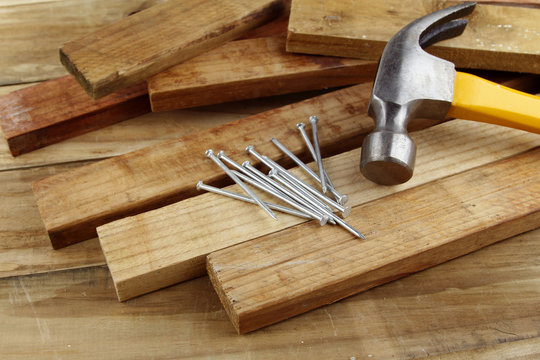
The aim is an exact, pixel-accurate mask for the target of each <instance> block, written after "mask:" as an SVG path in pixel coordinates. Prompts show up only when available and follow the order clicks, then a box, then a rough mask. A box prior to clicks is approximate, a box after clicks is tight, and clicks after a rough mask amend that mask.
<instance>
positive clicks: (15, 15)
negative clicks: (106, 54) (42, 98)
mask: <svg viewBox="0 0 540 360" xmlns="http://www.w3.org/2000/svg"><path fill="white" fill-rule="evenodd" d="M162 2H164V0H85V1H84V3H81V1H79V0H53V1H35V0H15V1H12V0H3V1H0V33H1V34H2V36H1V37H0V48H2V49H4V50H3V51H2V56H1V57H0V85H6V84H18V83H27V82H35V81H41V80H48V79H52V78H57V77H60V76H63V75H65V74H66V70H65V69H64V67H63V66H62V64H61V63H60V61H58V48H59V47H60V46H61V45H62V44H63V43H65V42H66V41H68V40H71V39H73V38H78V37H80V36H82V35H84V34H86V33H88V32H91V31H95V30H97V29H98V28H100V27H103V26H104V25H108V24H110V23H113V22H115V21H118V20H120V19H123V18H126V17H127V16H129V15H130V14H132V13H135V12H138V11H141V10H143V9H146V8H148V7H150V6H153V5H155V4H158V3H162Z"/></svg>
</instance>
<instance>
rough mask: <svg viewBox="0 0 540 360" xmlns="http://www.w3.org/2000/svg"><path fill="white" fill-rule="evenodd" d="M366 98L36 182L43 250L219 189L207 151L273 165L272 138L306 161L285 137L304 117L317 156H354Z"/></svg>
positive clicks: (302, 106) (297, 107) (293, 111)
mask: <svg viewBox="0 0 540 360" xmlns="http://www.w3.org/2000/svg"><path fill="white" fill-rule="evenodd" d="M370 91H371V84H362V85H357V86H355V87H351V88H347V89H342V90H339V91H336V92H332V93H329V94H325V95H322V96H320V97H315V98H312V99H308V100H305V101H303V102H300V103H297V104H292V105H288V106H285V107H283V108H280V109H277V110H271V111H268V112H265V113H261V114H258V115H254V116H251V117H248V118H245V119H242V120H238V121H235V122H232V123H229V124H226V125H224V126H221V127H217V128H213V129H209V130H207V131H202V132H199V133H197V134H194V135H192V136H187V137H184V138H181V139H178V140H173V141H170V142H166V143H162V144H158V145H155V146H152V147H149V148H146V149H141V150H139V151H135V152H132V153H129V154H125V155H122V156H119V157H116V158H112V159H107V160H103V161H102V162H98V163H95V164H92V165H88V166H85V167H82V168H80V169H76V170H73V171H69V172H66V173H62V174H58V175H55V176H52V177H49V178H46V179H43V180H40V181H38V182H36V183H34V193H35V194H36V199H37V203H38V207H39V210H40V214H41V216H42V219H43V222H44V224H45V227H46V228H47V231H48V233H49V237H50V238H51V242H52V244H53V246H54V247H55V248H60V247H63V246H66V245H69V244H72V243H75V242H78V241H82V240H85V239H88V238H91V237H94V236H96V230H95V229H96V227H97V226H99V225H103V224H105V223H108V222H111V221H113V220H116V219H119V218H123V217H126V216H129V215H134V214H136V213H140V212H143V211H147V210H150V209H152V208H158V207H161V206H164V205H167V204H171V203H174V202H177V201H179V200H181V199H183V198H186V197H189V196H193V195H194V194H195V193H196V190H195V184H196V183H197V181H199V180H205V181H207V182H208V183H210V184H220V183H223V182H224V181H225V178H226V177H225V176H224V175H223V174H222V173H221V172H220V171H216V169H215V168H213V167H211V166H208V163H207V162H206V161H205V160H206V158H205V157H204V152H205V150H206V149H208V148H210V147H213V148H216V149H223V150H225V151H227V152H228V153H229V154H230V155H231V156H234V155H235V154H239V153H243V152H244V148H245V146H246V143H251V144H253V145H255V146H257V147H258V148H260V150H261V151H262V152H265V153H267V154H268V155H269V156H272V157H273V158H276V159H279V158H280V157H281V158H282V157H283V156H282V155H280V153H279V151H278V150H277V149H276V148H275V147H274V146H273V145H271V144H270V143H269V142H268V138H269V137H270V136H275V137H277V138H280V139H283V141H284V143H285V145H286V146H288V147H289V148H290V149H291V150H292V151H294V152H296V153H301V152H303V156H304V157H305V158H307V151H305V149H304V145H303V142H302V140H301V139H299V138H298V137H297V136H290V135H291V134H296V128H295V124H296V123H297V122H298V121H301V120H302V119H304V120H306V119H307V118H308V116H310V115H312V114H318V115H319V118H320V119H321V121H322V122H323V123H324V124H325V125H324V126H322V128H321V130H320V138H321V146H322V148H323V152H324V154H325V155H329V154H332V153H336V152H341V151H344V150H347V149H351V148H354V147H356V146H357V145H358V144H359V143H360V142H361V141H362V136H363V134H366V133H367V132H369V131H370V130H371V128H372V126H373V125H372V124H373V121H372V120H371V119H370V118H369V117H368V116H367V115H366V112H367V104H368V99H369V94H370ZM423 126H426V125H423ZM338 150H339V151H338Z"/></svg>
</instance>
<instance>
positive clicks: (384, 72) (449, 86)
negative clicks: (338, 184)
mask: <svg viewBox="0 0 540 360" xmlns="http://www.w3.org/2000/svg"><path fill="white" fill-rule="evenodd" d="M475 5H476V3H474V2H466V3H462V4H459V5H456V6H452V7H449V8H446V9H442V10H439V11H436V12H434V13H431V14H429V15H426V16H424V17H421V18H419V19H417V20H415V21H413V22H412V23H410V24H409V25H407V26H406V27H404V28H403V29H401V30H400V31H399V32H398V33H397V34H396V35H394V37H392V39H390V41H389V42H388V44H387V45H386V47H385V49H384V52H383V54H382V57H381V60H380V62H379V68H378V70H377V76H376V78H375V83H374V85H373V91H372V94H371V100H370V103H369V109H368V113H369V116H371V117H372V118H373V119H375V128H374V130H373V132H372V133H371V134H369V135H368V136H367V137H366V138H365V139H364V143H363V145H362V157H361V160H360V170H361V172H362V174H363V175H364V176H365V177H366V178H368V179H369V180H371V181H374V182H376V183H378V184H382V185H395V184H401V183H404V182H406V181H407V180H409V179H410V178H411V176H412V173H413V169H414V161H415V157H416V145H415V144H414V142H413V141H412V139H411V138H410V137H409V135H408V133H407V124H408V123H409V120H410V119H413V118H420V117H421V118H429V119H441V120H442V119H444V118H445V116H446V114H447V113H448V110H449V108H450V105H451V104H452V99H453V93H454V78H455V74H456V70H455V68H454V64H452V63H451V62H449V61H446V60H443V59H440V58H437V57H435V56H433V55H430V54H428V53H427V52H425V51H424V48H426V47H428V46H429V45H431V44H433V43H435V42H437V41H440V40H444V39H449V38H452V37H455V36H458V35H460V34H461V33H462V32H463V30H464V29H465V26H466V25H467V20H465V19H460V18H461V17H463V16H466V15H468V14H470V13H471V12H472V11H473V10H474V7H475Z"/></svg>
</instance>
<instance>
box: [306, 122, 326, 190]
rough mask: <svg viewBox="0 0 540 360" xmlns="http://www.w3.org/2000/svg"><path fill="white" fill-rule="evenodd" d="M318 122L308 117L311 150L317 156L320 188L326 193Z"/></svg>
mask: <svg viewBox="0 0 540 360" xmlns="http://www.w3.org/2000/svg"><path fill="white" fill-rule="evenodd" d="M318 122H319V118H317V117H316V116H314V115H312V116H310V117H309V123H310V124H311V130H312V132H313V148H314V149H315V155H316V156H317V166H318V167H319V176H320V178H321V188H322V192H323V193H326V191H327V190H328V189H327V187H326V176H325V175H324V174H325V171H324V166H323V162H322V157H321V149H320V147H319V133H318V131H317V123H318Z"/></svg>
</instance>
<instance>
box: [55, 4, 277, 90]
mask: <svg viewBox="0 0 540 360" xmlns="http://www.w3.org/2000/svg"><path fill="white" fill-rule="evenodd" d="M282 6H283V4H282V2H281V1H280V0H235V1H230V0H228V1H218V0H205V1H200V0H187V1H186V0H170V1H168V2H166V3H163V4H159V5H156V6H153V7H151V8H149V9H147V10H144V11H141V12H139V13H137V14H135V15H132V16H130V17H128V18H126V19H124V20H121V21H119V22H117V23H115V24H112V25H109V26H107V27H104V28H103V29H100V30H98V31H95V32H93V33H90V34H87V35H85V36H83V37H81V38H79V39H76V40H73V41H71V42H68V43H66V44H64V46H62V48H61V49H60V60H61V61H62V64H63V65H64V66H65V67H66V68H67V69H68V71H69V72H70V73H71V74H73V75H74V76H75V78H76V79H77V80H78V81H79V83H80V84H81V85H82V87H83V88H84V89H85V90H86V91H87V92H88V94H90V96H92V97H93V98H100V97H102V96H105V95H108V94H110V93H112V92H115V91H118V90H120V89H122V88H125V87H127V86H130V85H133V84H136V83H138V82H141V81H143V80H145V79H147V78H148V77H150V76H152V75H155V74H157V73H158V72H160V71H162V70H165V69H167V68H169V67H171V66H172V65H175V64H178V63H180V62H182V61H184V60H187V59H189V58H192V57H194V56H197V55H199V54H201V53H203V52H205V51H208V50H210V49H213V48H215V47H217V46H219V45H221V44H223V43H224V42H226V41H228V40H231V39H234V38H236V37H238V36H240V35H242V34H243V33H245V32H247V31H248V30H250V29H252V28H254V27H256V26H258V25H260V24H262V23H264V22H267V21H269V20H270V19H271V18H273V17H275V16H277V15H279V14H280V11H281V9H282Z"/></svg>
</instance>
